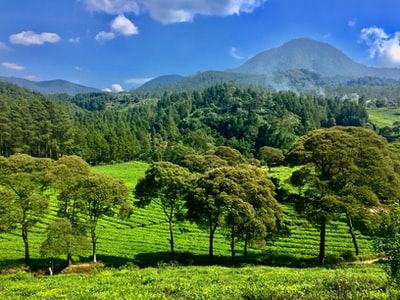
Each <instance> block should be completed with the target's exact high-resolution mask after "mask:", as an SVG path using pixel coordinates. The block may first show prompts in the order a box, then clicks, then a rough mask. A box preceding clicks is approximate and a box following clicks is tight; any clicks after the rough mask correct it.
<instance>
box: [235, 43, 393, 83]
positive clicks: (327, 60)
mask: <svg viewBox="0 0 400 300" xmlns="http://www.w3.org/2000/svg"><path fill="white" fill-rule="evenodd" d="M300 69H303V70H308V71H311V72H315V73H318V74H320V75H321V76H324V77H337V76H340V77H347V78H354V77H366V76H377V77H386V78H392V79H400V69H388V68H372V67H368V66H365V65H363V64H359V63H356V62H354V61H353V60H351V59H350V58H349V57H348V56H346V55H345V54H344V53H343V52H342V51H340V50H338V49H337V48H335V47H333V46H331V45H329V44H327V43H323V42H319V41H315V40H312V39H306V38H301V39H295V40H291V41H289V42H287V43H285V44H283V45H282V46H280V47H278V48H273V49H270V50H267V51H264V52H261V53H259V54H257V55H256V56H254V57H253V58H251V59H249V60H248V61H246V62H245V63H244V64H243V65H241V66H240V67H238V68H236V69H233V70H230V71H231V72H237V73H248V74H273V73H275V72H281V71H286V70H300Z"/></svg>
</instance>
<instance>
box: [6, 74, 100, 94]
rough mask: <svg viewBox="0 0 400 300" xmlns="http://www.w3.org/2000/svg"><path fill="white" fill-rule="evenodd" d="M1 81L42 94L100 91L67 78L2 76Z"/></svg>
mask: <svg viewBox="0 0 400 300" xmlns="http://www.w3.org/2000/svg"><path fill="white" fill-rule="evenodd" d="M0 81H3V82H9V83H13V84H16V85H18V86H20V87H24V88H27V89H29V90H31V91H35V92H39V93H42V94H47V95H51V94H64V93H65V94H68V95H71V96H73V95H76V94H79V93H87V92H98V91H99V90H98V89H96V88H91V87H87V86H83V85H79V84H75V83H72V82H69V81H66V80H60V79H58V80H49V81H31V80H27V79H24V78H17V77H3V76H0Z"/></svg>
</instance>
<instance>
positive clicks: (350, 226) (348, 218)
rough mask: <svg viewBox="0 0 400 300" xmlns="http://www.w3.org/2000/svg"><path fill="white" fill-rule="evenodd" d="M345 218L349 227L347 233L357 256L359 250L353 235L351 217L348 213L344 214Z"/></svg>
mask: <svg viewBox="0 0 400 300" xmlns="http://www.w3.org/2000/svg"><path fill="white" fill-rule="evenodd" d="M346 216H347V224H348V225H349V233H350V235H351V238H352V240H353V245H354V249H355V250H356V256H358V254H359V248H358V243H357V238H356V234H355V233H354V228H353V223H352V222H351V217H350V215H349V213H348V212H346Z"/></svg>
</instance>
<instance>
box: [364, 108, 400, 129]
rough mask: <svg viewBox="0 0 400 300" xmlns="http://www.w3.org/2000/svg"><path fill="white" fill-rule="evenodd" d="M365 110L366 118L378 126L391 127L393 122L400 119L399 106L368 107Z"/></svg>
mask: <svg viewBox="0 0 400 300" xmlns="http://www.w3.org/2000/svg"><path fill="white" fill-rule="evenodd" d="M367 112H368V119H369V120H370V121H371V123H373V124H374V125H375V126H377V127H378V128H382V127H385V126H389V127H392V126H393V123H394V122H396V121H400V108H388V107H381V108H369V109H367Z"/></svg>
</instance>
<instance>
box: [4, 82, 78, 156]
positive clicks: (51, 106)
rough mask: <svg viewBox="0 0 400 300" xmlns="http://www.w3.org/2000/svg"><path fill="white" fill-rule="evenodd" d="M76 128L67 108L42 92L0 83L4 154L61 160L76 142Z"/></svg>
mask: <svg viewBox="0 0 400 300" xmlns="http://www.w3.org/2000/svg"><path fill="white" fill-rule="evenodd" d="M75 130H76V127H75V125H74V122H73V120H72V119H71V116H70V115H69V113H68V110H67V109H66V107H65V106H64V105H60V104H58V103H57V102H56V101H54V100H52V99H50V98H49V97H47V96H44V95H41V94H39V93H34V92H30V91H28V90H26V89H22V88H19V87H17V86H15V85H12V84H8V83H1V82H0V154H1V155H3V156H9V155H12V154H14V153H26V154H29V155H32V156H36V157H50V158H57V157H58V156H59V155H60V154H65V153H66V152H68V150H69V149H70V148H71V146H72V145H73V143H74V131H75Z"/></svg>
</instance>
